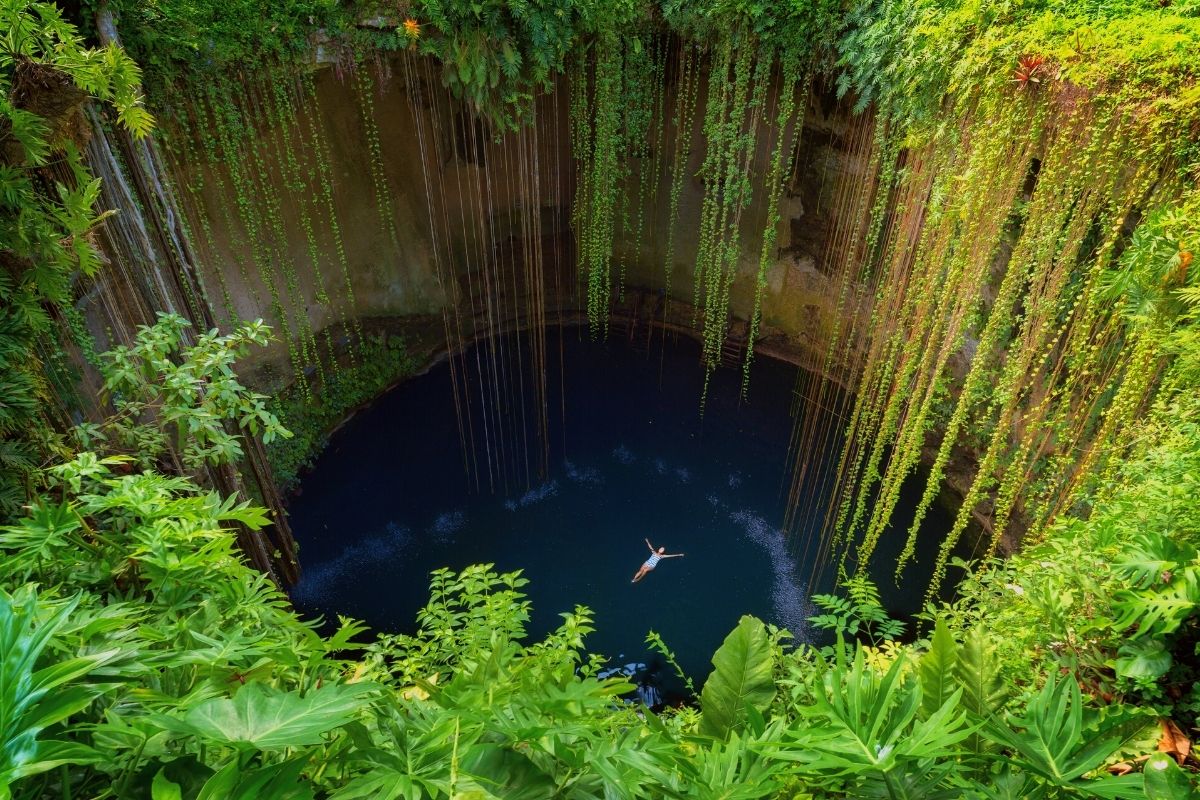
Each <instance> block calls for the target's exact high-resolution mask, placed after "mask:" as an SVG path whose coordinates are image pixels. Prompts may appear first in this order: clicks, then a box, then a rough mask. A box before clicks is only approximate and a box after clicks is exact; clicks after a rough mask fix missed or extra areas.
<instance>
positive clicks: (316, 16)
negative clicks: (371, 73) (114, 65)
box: [110, 0, 354, 83]
mask: <svg viewBox="0 0 1200 800" xmlns="http://www.w3.org/2000/svg"><path fill="white" fill-rule="evenodd" d="M110 5H112V6H113V10H114V11H115V12H116V13H117V19H118V25H119V27H120V31H121V34H122V38H123V39H124V40H125V42H126V44H127V45H128V47H129V50H130V52H131V53H132V54H133V55H134V57H135V58H136V59H137V61H138V63H140V64H142V65H143V66H144V67H145V68H146V70H147V72H148V74H150V75H151V76H152V77H154V79H155V80H156V83H163V82H166V81H168V80H170V79H172V78H174V77H175V76H176V75H178V74H180V73H181V72H188V71H200V72H208V73H210V74H212V73H217V72H220V71H223V70H226V69H230V68H235V67H261V66H264V65H268V64H273V63H277V62H278V61H280V60H286V59H288V58H293V57H296V56H299V55H301V54H303V55H308V53H306V52H305V51H306V50H308V49H309V48H311V47H312V46H313V38H312V37H313V36H314V34H315V33H316V31H317V30H318V29H319V28H324V29H326V30H327V31H329V32H331V33H334V34H336V33H339V32H342V31H344V30H345V29H346V28H348V27H352V26H353V23H354V16H353V15H354V10H353V8H344V7H342V6H341V4H339V3H337V2H335V1H334V0H288V1H287V2H283V3H272V4H270V5H267V6H264V5H262V4H260V3H256V2H253V0H236V1H235V2H228V0H154V2H144V3H143V2H128V0H121V1H120V2H113V3H110Z"/></svg>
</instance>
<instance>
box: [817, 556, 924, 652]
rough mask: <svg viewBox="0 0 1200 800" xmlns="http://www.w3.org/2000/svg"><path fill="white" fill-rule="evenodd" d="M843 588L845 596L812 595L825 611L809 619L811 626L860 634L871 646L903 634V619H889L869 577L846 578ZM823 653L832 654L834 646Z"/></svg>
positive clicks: (850, 635)
mask: <svg viewBox="0 0 1200 800" xmlns="http://www.w3.org/2000/svg"><path fill="white" fill-rule="evenodd" d="M842 588H843V589H844V590H845V592H846V596H845V597H839V596H838V595H832V594H814V595H813V596H812V601H813V603H814V604H815V605H817V606H818V607H820V608H821V609H823V610H824V611H825V613H824V614H818V615H817V616H815V617H811V618H810V619H809V622H811V623H812V624H813V626H814V627H816V628H819V629H821V630H827V631H833V633H834V634H836V635H837V636H838V637H850V638H855V637H860V636H861V637H862V638H864V639H865V640H866V641H867V643H868V644H870V645H872V646H874V647H878V646H879V645H882V644H883V643H884V642H890V641H893V640H895V639H898V638H900V637H901V636H902V635H903V634H904V628H905V625H904V623H903V622H901V621H900V620H897V619H892V617H891V616H890V615H889V614H888V613H887V609H885V608H884V607H883V602H882V601H881V600H880V599H879V589H878V588H877V587H876V586H875V584H874V583H872V582H871V580H870V579H869V578H866V577H864V576H862V575H856V576H854V577H852V578H847V579H846V580H845V581H844V582H843V583H842ZM824 653H825V655H827V656H829V655H832V654H833V648H831V647H827V648H825V649H824Z"/></svg>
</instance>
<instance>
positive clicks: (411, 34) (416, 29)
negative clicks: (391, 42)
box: [404, 19, 421, 39]
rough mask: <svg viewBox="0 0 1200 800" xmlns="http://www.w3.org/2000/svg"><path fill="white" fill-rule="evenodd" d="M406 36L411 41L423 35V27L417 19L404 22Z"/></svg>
mask: <svg viewBox="0 0 1200 800" xmlns="http://www.w3.org/2000/svg"><path fill="white" fill-rule="evenodd" d="M404 35H405V36H407V37H408V38H410V39H416V38H417V37H418V36H420V35H421V26H420V25H419V24H418V23H417V21H416V20H415V19H406V20H404Z"/></svg>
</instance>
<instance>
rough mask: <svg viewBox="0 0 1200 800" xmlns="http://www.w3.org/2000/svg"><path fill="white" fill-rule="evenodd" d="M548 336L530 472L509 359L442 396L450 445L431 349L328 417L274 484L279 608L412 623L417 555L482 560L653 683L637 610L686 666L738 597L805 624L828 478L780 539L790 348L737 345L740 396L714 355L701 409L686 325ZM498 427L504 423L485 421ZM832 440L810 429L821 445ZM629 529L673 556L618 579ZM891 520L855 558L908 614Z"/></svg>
mask: <svg viewBox="0 0 1200 800" xmlns="http://www.w3.org/2000/svg"><path fill="white" fill-rule="evenodd" d="M656 333H657V332H656ZM503 338H504V341H503V342H502V346H501V347H499V348H497V350H498V351H499V352H500V353H501V355H500V356H499V358H500V360H501V361H502V362H503V364H504V366H505V368H506V369H507V370H511V373H510V374H511V375H516V374H517V373H518V372H519V371H520V370H521V368H522V367H521V364H520V362H519V358H520V357H521V356H520V353H521V347H520V345H521V344H522V343H523V342H524V337H520V339H518V337H516V336H514V335H509V336H507V337H503ZM492 344H493V345H494V343H492ZM547 345H548V347H547V351H548V353H549V354H550V355H549V357H548V358H547V370H548V374H547V382H546V383H547V386H548V387H549V392H548V406H549V409H550V413H549V431H548V433H549V442H548V445H549V457H548V463H549V468H548V471H547V474H545V475H543V476H538V475H537V474H536V472H537V466H536V461H537V458H538V455H537V452H536V451H537V449H538V448H539V447H541V444H540V443H539V442H538V441H536V439H537V431H536V430H535V429H534V426H533V424H532V416H533V414H532V412H531V411H529V410H528V408H529V399H528V394H527V395H526V398H525V403H526V405H525V406H521V397H520V395H521V392H520V388H521V385H522V384H530V383H531V379H530V377H529V375H528V374H527V372H528V367H526V368H525V369H526V374H525V375H523V376H518V377H516V378H515V379H514V384H515V385H516V386H517V387H518V388H517V389H516V390H512V391H509V392H502V393H500V396H501V400H502V405H501V407H500V408H499V409H496V408H487V407H485V406H484V405H483V404H482V403H480V402H479V401H478V399H477V398H478V395H476V396H475V397H476V402H475V403H474V404H473V406H472V408H471V409H470V413H466V410H464V411H463V414H462V416H463V418H469V419H471V420H473V421H474V422H473V427H474V429H475V430H474V433H475V441H474V442H473V443H468V449H471V448H473V452H471V453H469V454H464V452H463V448H462V447H461V446H460V440H459V433H458V431H459V427H458V426H459V422H458V416H457V415H456V409H455V402H454V390H453V386H452V376H451V368H450V364H449V363H448V362H447V361H445V360H443V361H441V362H440V363H438V364H437V365H435V366H434V367H433V368H431V369H430V370H428V371H427V372H426V373H424V374H422V375H420V376H418V377H415V378H412V379H410V380H408V381H406V382H404V383H402V384H401V385H399V386H398V387H396V388H394V389H393V390H391V391H389V392H387V393H386V394H385V395H383V396H382V397H380V398H378V399H377V400H376V401H375V402H374V403H372V404H371V405H370V406H369V407H368V408H365V409H363V410H361V411H360V412H359V413H357V414H355V415H354V416H352V417H351V418H350V419H349V420H348V421H347V422H346V423H345V424H344V425H343V426H342V427H341V428H340V429H339V430H337V431H336V432H335V433H334V434H333V436H332V437H331V438H330V441H329V444H328V447H327V448H326V450H325V451H324V452H323V453H322V455H321V456H320V458H319V459H318V460H317V462H316V464H315V466H314V468H313V470H312V471H311V472H310V473H309V474H308V475H307V476H306V477H305V478H304V479H303V481H302V484H301V489H300V491H299V492H298V493H297V495H296V496H295V497H294V498H293V499H292V501H291V504H290V516H291V521H292V525H293V528H294V531H295V535H296V539H297V542H298V543H299V545H300V547H301V549H302V554H303V555H302V560H303V563H304V573H303V577H302V579H301V580H300V582H299V583H298V585H296V586H295V587H294V589H293V590H292V593H291V594H292V599H293V601H294V602H295V603H296V605H297V606H298V608H299V609H300V610H301V611H302V612H303V613H305V614H307V615H310V616H312V615H318V614H319V615H323V616H324V617H325V618H326V619H336V615H338V614H343V615H349V616H352V617H355V618H358V619H361V620H364V621H365V622H366V623H367V624H368V625H369V626H370V627H372V628H373V629H375V630H377V631H382V632H392V633H399V632H411V631H412V630H413V629H414V628H415V626H416V616H417V612H418V611H419V609H420V608H421V607H422V606H423V605H424V604H425V603H426V602H427V600H428V582H429V574H430V572H431V570H434V569H437V568H441V567H448V568H450V569H453V570H459V569H462V568H463V567H465V566H467V565H470V564H476V563H491V564H495V566H496V569H497V570H500V571H511V570H521V571H522V573H523V574H524V576H525V577H526V578H528V579H529V584H528V585H527V586H526V587H525V588H524V591H526V592H527V593H528V595H529V597H530V599H531V601H532V605H533V610H532V616H531V619H530V624H529V626H528V629H529V633H530V634H531V636H533V637H541V636H542V635H544V634H545V633H547V632H548V631H550V630H551V629H552V628H554V627H555V626H556V625H557V624H558V622H559V621H560V617H559V614H560V613H562V612H568V611H571V610H572V609H573V608H574V607H575V605H576V604H582V605H586V606H588V607H589V608H590V609H592V611H593V612H594V613H595V620H596V631H595V632H594V633H592V634H591V635H590V636H589V638H588V647H589V650H590V651H591V652H593V653H598V654H602V655H603V656H605V657H607V658H608V659H609V662H610V664H611V665H612V666H615V667H622V666H625V665H630V664H644V665H647V666H646V669H644V670H641V671H640V672H641V677H642V678H643V679H645V680H650V681H654V682H658V683H660V684H661V685H665V686H668V687H677V684H676V683H675V681H674V680H673V678H672V676H671V675H669V674H668V672H669V670H667V669H665V668H664V666H663V664H662V663H661V659H659V658H657V657H655V656H654V655H653V654H651V653H650V652H648V648H647V646H646V644H645V638H646V634H647V632H648V631H655V632H657V633H659V634H660V635H661V636H662V637H663V639H664V640H665V642H666V643H667V645H668V646H669V647H670V648H671V649H672V650H673V651H674V652H675V654H676V657H677V659H678V662H679V664H680V665H681V667H682V668H683V670H684V671H685V672H686V673H687V674H688V675H690V676H693V677H694V678H696V679H697V681H699V680H700V679H702V678H703V676H704V675H706V674H707V671H708V669H709V659H710V658H711V656H712V653H713V652H714V651H715V650H716V648H717V647H718V646H719V645H720V643H721V640H722V638H723V637H724V636H725V635H726V634H727V633H728V632H729V631H730V630H731V629H732V628H733V627H734V625H736V623H737V620H738V618H739V617H741V616H742V615H743V614H753V615H756V616H759V617H761V618H762V619H764V620H767V621H769V622H772V623H774V624H776V625H778V626H780V627H783V628H786V629H787V630H789V631H790V632H792V634H793V635H794V636H795V637H796V638H797V639H800V640H805V641H812V640H814V638H817V639H819V638H820V636H817V635H816V633H823V632H816V633H814V632H813V631H811V630H810V627H809V623H808V622H807V618H808V617H809V616H811V615H812V614H813V613H814V612H813V607H812V605H811V601H810V599H809V597H810V595H811V594H812V593H814V592H832V591H834V588H835V587H834V578H835V572H836V570H835V569H834V568H832V567H830V566H829V565H828V564H825V565H822V564H820V563H818V562H817V560H816V553H817V551H818V549H819V548H818V543H817V541H816V539H817V537H818V536H819V534H820V527H821V521H822V519H823V517H824V508H823V507H822V506H821V505H820V504H822V503H828V497H827V496H825V495H826V494H827V493H822V492H818V491H816V490H815V487H810V492H809V495H808V496H807V497H806V498H805V499H804V500H803V503H807V504H810V505H811V504H818V505H817V507H816V508H808V509H805V510H806V511H812V512H814V513H802V514H800V515H798V516H799V517H800V518H801V519H802V520H807V521H808V522H807V524H805V525H802V526H801V529H800V530H797V531H795V532H794V533H792V534H791V536H790V537H786V538H785V536H784V534H783V533H782V532H781V530H780V525H781V523H782V520H783V516H784V511H785V494H786V492H785V487H786V480H785V477H786V475H787V470H788V442H789V438H790V436H791V432H792V426H793V419H792V416H791V413H790V411H791V407H792V402H793V394H794V392H795V390H796V386H797V376H798V370H797V367H795V366H793V365H791V364H788V363H785V362H782V361H778V360H775V359H772V358H767V357H762V358H758V359H756V360H755V363H754V366H753V375H752V381H751V387H752V389H751V393H750V396H749V398H748V399H742V398H741V397H740V391H739V389H740V384H741V378H742V375H741V370H740V369H728V368H726V369H719V370H717V371H716V372H715V373H714V374H713V376H712V379H711V383H710V386H709V389H708V395H707V402H706V404H705V408H704V411H703V414H702V413H701V407H700V398H701V395H702V388H703V378H704V370H703V368H702V367H701V365H700V363H699V356H700V351H699V345H698V344H697V343H696V342H695V341H694V340H692V339H690V338H688V337H683V336H674V335H671V334H668V335H666V337H665V340H664V337H663V336H662V335H661V334H658V335H654V336H652V337H651V343H650V345H649V346H642V347H631V346H629V345H628V344H626V343H624V342H623V341H621V340H620V337H610V340H609V341H608V342H606V343H599V342H594V341H592V340H591V339H590V337H589V335H588V333H587V330H586V328H582V327H578V328H575V327H568V328H562V329H557V330H554V329H552V330H550V331H548V332H547ZM488 346H489V345H476V347H488ZM484 355H486V354H484ZM475 356H476V352H475V351H474V349H471V350H468V351H467V352H466V353H464V354H463V355H462V357H460V359H459V363H460V364H462V365H463V366H464V371H463V373H462V374H460V375H459V379H460V380H466V381H472V382H475V385H479V384H480V383H481V382H486V381H488V380H490V379H492V378H493V377H494V376H493V371H492V369H490V367H489V360H488V359H487V358H486V357H484V356H483V355H481V357H480V358H479V359H478V360H477V359H476V358H475ZM560 362H561V365H562V366H561V367H560ZM477 364H480V365H483V369H484V374H482V375H481V374H480V373H479V372H478V371H477V367H476V365H477ZM496 374H499V372H498V371H497V372H496ZM510 388H511V387H510ZM525 388H527V389H528V388H529V386H528V385H526V386H525ZM530 393H531V392H530ZM522 408H525V409H526V411H524V412H523V411H522V410H521V409H522ZM488 420H490V422H491V425H490V430H489V431H488V432H487V435H486V437H485V433H484V427H485V421H488ZM498 423H500V424H498ZM497 427H500V428H502V429H504V437H505V439H506V441H498V438H499V436H500V434H498V433H497V432H496V430H495V429H496V428H497ZM489 448H490V451H491V461H490V462H489V460H488V452H487V451H488V449H489ZM501 451H503V452H501ZM836 457H837V448H836V447H834V448H830V452H829V454H828V455H827V458H830V459H835V458H836ZM496 462H499V464H498V466H497V465H496ZM468 463H476V467H475V469H476V470H478V472H475V471H472V470H469V469H468V467H467V466H465V465H466V464H468ZM488 463H493V471H492V477H491V481H490V482H491V483H494V484H495V490H494V491H493V490H492V489H491V488H490V487H489V477H488V470H487V465H488ZM813 472H814V473H816V472H819V470H813ZM526 474H528V475H530V476H531V478H530V479H529V481H528V482H526V477H525V476H526ZM923 480H924V476H923V475H918V476H916V479H914V480H913V481H912V483H913V485H912V486H909V487H906V488H905V492H904V497H903V498H902V501H901V503H900V504H899V505H898V507H897V512H896V514H895V515H894V517H893V520H892V524H893V526H894V527H896V528H898V529H901V530H903V529H906V528H907V525H908V524H909V522H910V521H911V519H912V508H913V505H914V504H915V502H916V498H917V496H919V489H920V486H921V485H922V484H923ZM477 482H478V486H476V483H477ZM505 484H507V486H505ZM949 524H950V520H949V518H948V515H947V513H946V512H945V511H944V510H943V509H940V508H937V507H935V508H934V509H933V510H932V511H931V513H930V514H929V515H928V517H927V518H926V519H925V521H924V522H923V524H922V544H923V546H924V547H925V548H927V549H928V548H931V547H936V542H937V541H938V537H939V536H940V535H942V534H944V532H945V530H946V529H947V528H948V526H949ZM647 538H648V539H649V540H650V541H651V542H653V543H654V545H655V546H656V547H657V546H660V545H661V546H665V547H666V548H667V551H668V552H670V553H684V554H685V556H684V557H683V558H677V559H669V560H665V561H663V562H662V563H661V564H660V565H659V567H658V568H657V569H656V570H655V571H653V572H652V573H651V574H650V575H648V576H647V577H646V578H645V580H643V581H641V582H640V583H638V584H636V585H631V577H632V575H633V573H634V572H635V571H636V569H637V568H638V566H639V565H640V564H641V563H642V562H643V561H644V560H645V558H646V556H647V555H648V550H647V547H646V544H645V542H644V541H643V540H644V539H647ZM899 538H900V537H890V538H885V539H884V541H883V543H882V544H881V546H880V547H879V548H878V550H876V552H875V553H874V555H873V557H872V570H871V572H872V576H873V577H874V579H875V580H876V581H877V582H878V584H879V585H880V589H881V593H882V595H883V597H884V600H885V603H886V604H887V606H888V608H889V610H890V611H891V612H892V613H893V614H895V615H897V616H900V617H908V616H910V615H911V614H912V613H914V612H915V611H916V610H918V608H919V606H920V603H921V600H922V598H923V596H924V593H925V591H926V588H927V586H928V582H929V578H930V572H929V563H928V562H929V560H930V559H926V560H924V561H923V562H921V563H918V564H916V565H914V566H913V567H910V568H909V570H908V571H907V572H906V573H905V578H904V580H903V581H902V582H901V584H900V585H897V584H896V582H895V580H894V578H893V576H892V574H891V573H892V570H891V569H890V567H889V565H891V564H894V563H895V557H896V554H897V552H898V548H899V544H900V543H899V541H898V540H899ZM918 552H924V551H922V550H920V549H919V550H918ZM823 566H824V568H822V567H823Z"/></svg>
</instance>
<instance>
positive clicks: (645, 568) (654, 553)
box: [630, 539, 683, 583]
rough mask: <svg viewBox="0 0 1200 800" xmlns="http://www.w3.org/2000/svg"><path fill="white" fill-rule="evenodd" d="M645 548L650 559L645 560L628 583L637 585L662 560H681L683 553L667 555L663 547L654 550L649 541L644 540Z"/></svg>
mask: <svg viewBox="0 0 1200 800" xmlns="http://www.w3.org/2000/svg"><path fill="white" fill-rule="evenodd" d="M645 542H646V547H649V548H650V557H649V558H647V559H646V563H645V564H642V566H640V567H638V571H637V574H635V575H634V576H633V580H631V581H630V583H637V582H638V581H640V580H641V579H642V578H644V577H646V573H647V572H649V571H650V570H652V569H654V568H655V567H657V566H658V562H659V561H662V560H663V559H664V558H683V553H667V552H666V549H667V548H665V547H660V548H658V549H657V550H655V549H654V545H652V544H650V540H649V539H646V540H645Z"/></svg>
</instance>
